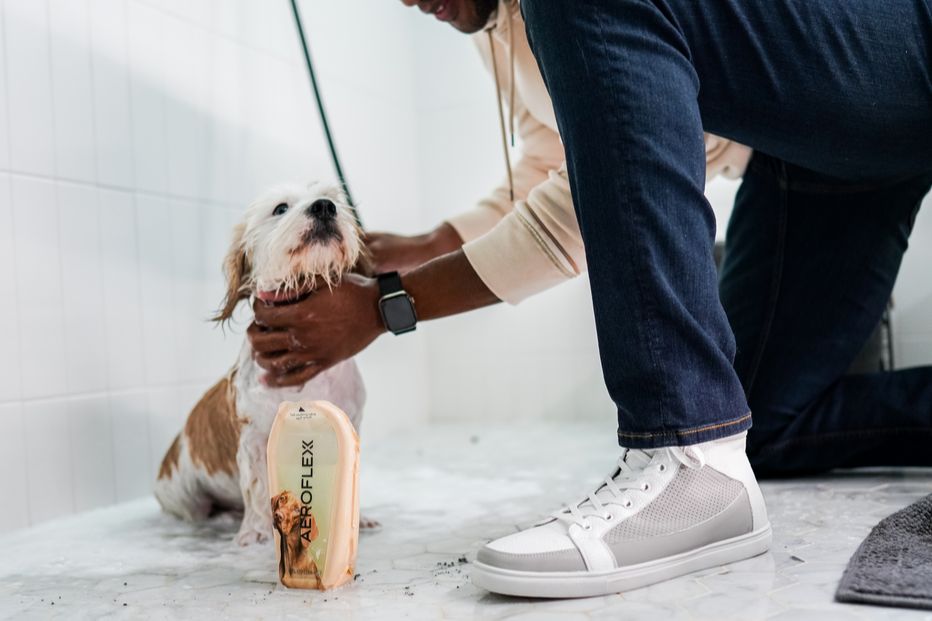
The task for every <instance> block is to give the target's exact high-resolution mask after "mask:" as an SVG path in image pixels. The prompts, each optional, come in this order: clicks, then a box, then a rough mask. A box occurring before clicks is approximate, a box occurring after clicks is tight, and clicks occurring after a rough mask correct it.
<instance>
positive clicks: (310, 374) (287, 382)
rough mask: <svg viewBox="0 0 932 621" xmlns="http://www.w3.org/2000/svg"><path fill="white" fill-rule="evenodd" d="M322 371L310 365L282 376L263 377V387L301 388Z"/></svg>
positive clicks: (319, 366)
mask: <svg viewBox="0 0 932 621" xmlns="http://www.w3.org/2000/svg"><path fill="white" fill-rule="evenodd" d="M323 370H324V367H323V366H321V365H318V364H314V363H311V364H309V365H307V366H305V367H302V368H300V369H296V370H294V371H291V372H290V373H285V374H283V375H273V374H271V373H267V374H266V375H265V385H266V386H269V387H272V388H282V387H285V386H303V385H304V384H306V383H307V382H308V381H310V380H311V379H313V378H314V377H315V376H316V375H317V374H318V373H320V372H321V371H323Z"/></svg>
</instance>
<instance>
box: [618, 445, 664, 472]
mask: <svg viewBox="0 0 932 621" xmlns="http://www.w3.org/2000/svg"><path fill="white" fill-rule="evenodd" d="M658 450H662V449H628V450H627V452H626V453H625V463H626V464H628V465H629V466H631V467H632V468H634V469H641V468H646V467H647V464H649V463H650V460H651V458H652V457H653V456H654V453H655V452H657V451H658Z"/></svg>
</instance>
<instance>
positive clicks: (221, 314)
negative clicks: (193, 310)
mask: <svg viewBox="0 0 932 621" xmlns="http://www.w3.org/2000/svg"><path fill="white" fill-rule="evenodd" d="M245 233H246V224H245V223H243V222H241V223H239V224H237V225H236V227H235V228H234V229H233V241H232V242H231V243H230V250H229V252H227V256H226V259H224V261H223V273H224V275H225V276H226V279H227V293H226V297H224V299H223V305H222V306H221V308H220V310H219V311H217V314H216V315H214V316H213V317H211V319H212V320H213V321H217V322H224V321H229V319H230V318H231V317H233V311H235V310H236V307H237V305H238V304H239V303H240V302H241V301H242V300H245V299H247V298H248V297H249V293H250V288H249V287H250V282H249V281H250V278H251V272H252V266H251V265H250V264H249V257H247V256H246V244H245V240H244V234H245Z"/></svg>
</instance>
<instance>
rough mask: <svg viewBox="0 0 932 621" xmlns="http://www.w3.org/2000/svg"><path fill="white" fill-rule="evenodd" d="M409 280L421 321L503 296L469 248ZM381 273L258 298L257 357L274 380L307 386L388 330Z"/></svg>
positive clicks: (253, 330) (253, 335) (252, 332)
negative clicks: (291, 299)
mask: <svg viewBox="0 0 932 621" xmlns="http://www.w3.org/2000/svg"><path fill="white" fill-rule="evenodd" d="M402 283H403V285H404V288H405V290H406V291H407V292H408V294H409V295H410V296H411V297H412V298H413V299H414V304H415V309H416V311H417V316H418V320H419V321H427V320H430V319H438V318H440V317H447V316H449V315H456V314H458V313H465V312H467V311H471V310H474V309H477V308H482V307H484V306H489V305H491V304H495V303H496V302H498V301H499V299H498V298H497V297H495V295H494V294H493V293H492V292H491V291H489V288H488V287H486V286H485V283H483V282H482V279H480V278H479V276H478V275H477V274H476V271H475V270H474V269H473V268H472V265H470V263H469V259H467V258H466V255H465V254H464V253H463V251H462V250H456V251H454V252H451V253H448V254H444V255H442V256H440V257H437V258H435V259H432V260H430V261H428V262H427V263H425V264H424V265H421V266H420V267H418V268H416V269H414V270H413V271H411V272H409V273H408V274H406V275H405V276H404V277H403V280H402ZM378 301H379V287H378V283H377V282H376V280H375V279H374V278H366V277H364V276H360V275H358V274H347V275H346V276H345V277H344V280H343V282H342V283H341V284H340V286H338V287H334V288H333V289H332V290H318V291H315V292H314V293H313V294H311V295H310V296H309V297H308V298H306V299H305V300H302V301H300V302H295V303H293V304H287V305H283V306H270V305H268V304H266V303H265V302H263V301H261V300H256V301H255V302H254V303H253V309H254V311H255V317H256V318H255V322H253V324H252V325H251V326H249V330H248V335H249V339H250V341H251V343H252V347H253V350H254V352H255V353H254V355H255V359H256V362H257V363H258V364H259V366H260V367H262V368H263V369H265V370H266V371H268V372H269V373H268V374H267V375H266V376H265V377H264V379H263V381H264V382H265V383H266V385H268V386H273V387H280V386H300V385H302V384H304V383H305V382H307V381H308V380H310V379H311V378H313V377H314V376H315V375H317V374H318V373H320V372H321V371H324V370H326V369H328V368H330V367H332V366H333V365H335V364H337V363H338V362H341V361H343V360H346V359H348V358H351V357H352V356H355V355H356V354H358V353H359V352H360V351H362V350H363V349H365V348H366V347H367V346H368V345H369V344H370V343H372V341H374V340H375V339H376V338H378V336H379V335H381V334H382V333H383V332H385V326H384V325H383V324H382V318H381V316H380V314H379V308H378Z"/></svg>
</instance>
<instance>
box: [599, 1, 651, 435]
mask: <svg viewBox="0 0 932 621" xmlns="http://www.w3.org/2000/svg"><path fill="white" fill-rule="evenodd" d="M592 4H593V3H591V2H590V3H589V6H590V8H591V9H593V13H594V14H595V15H597V16H598V17H597V23H598V32H599V48H600V50H601V53H602V56H603V57H604V58H609V54H608V43H607V41H606V39H605V31H604V20H603V19H602V15H601V12H600V11H599V6H598V5H596V6H595V7H593V6H592ZM622 56H623V62H625V63H627V62H628V60H627V56H626V55H622ZM607 83H608V85H609V89H610V92H611V95H612V101H613V102H614V101H617V100H618V96H617V93H616V91H615V88H614V82H613V81H612V80H607ZM608 112H609V114H611V115H612V116H613V117H614V121H615V125H616V127H619V128H623V127H625V126H626V125H627V123H626V121H625V118H623V117H624V116H625V115H621V114H620V113H619V111H618V106H614V105H611V106H608ZM630 154H631V150H630V149H623V150H622V153H620V154H619V155H620V157H619V159H620V160H621V161H622V162H624V170H625V171H628V170H631V168H632V166H631V164H632V158H631V155H630ZM621 176H622V175H618V176H617V177H614V181H613V182H614V183H618V179H619V178H620V177H621ZM630 192H631V190H630V184H629V183H625V184H623V186H622V191H621V192H620V194H621V196H622V197H623V200H624V206H625V208H626V209H628V210H629V214H630V217H631V222H632V225H633V226H632V228H638V229H642V228H643V224H642V218H641V217H639V215H638V212H637V209H631V205H632V204H633V203H632V201H631V194H630ZM629 235H630V233H629ZM631 237H633V238H634V239H633V240H632V239H630V238H629V240H628V242H629V243H627V244H625V246H626V247H627V248H633V249H635V250H637V249H638V248H639V244H638V243H637V242H638V240H639V239H642V236H641V235H633V236H631ZM632 241H633V242H634V243H631V242H632ZM634 279H635V283H636V286H637V290H638V293H637V295H638V301H639V302H640V304H637V305H636V307H639V308H641V309H642V317H643V321H642V322H639V323H640V325H642V326H644V327H645V330H646V337H647V338H646V342H647V351H648V354H649V356H650V362H651V368H652V370H653V371H655V373H656V372H659V373H658V375H657V376H658V377H664V376H665V375H666V373H665V371H664V367H663V365H662V363H661V357H660V356H659V352H657V344H656V339H655V337H654V334H655V332H656V330H655V328H654V326H653V322H652V320H651V315H652V312H655V311H654V309H653V307H652V306H651V305H650V304H649V303H645V301H646V300H647V297H646V296H645V295H644V291H645V287H644V280H643V274H642V271H641V270H635V274H634ZM657 399H658V406H659V412H656V413H655V414H656V415H657V418H658V419H659V423H660V426H661V427H666V420H665V419H666V412H667V403H666V401H667V399H666V394H665V392H664V390H663V389H661V390H659V391H658V397H657Z"/></svg>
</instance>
